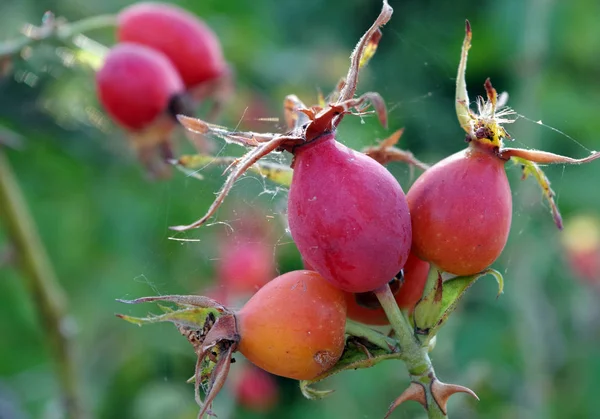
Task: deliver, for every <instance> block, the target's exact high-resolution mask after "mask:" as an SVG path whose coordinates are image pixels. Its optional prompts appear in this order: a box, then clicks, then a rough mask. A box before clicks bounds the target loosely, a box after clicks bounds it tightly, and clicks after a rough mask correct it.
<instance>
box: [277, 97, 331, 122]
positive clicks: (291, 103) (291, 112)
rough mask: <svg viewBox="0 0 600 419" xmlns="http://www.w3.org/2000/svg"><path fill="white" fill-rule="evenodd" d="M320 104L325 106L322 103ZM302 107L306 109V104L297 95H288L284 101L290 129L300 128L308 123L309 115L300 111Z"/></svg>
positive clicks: (284, 112)
mask: <svg viewBox="0 0 600 419" xmlns="http://www.w3.org/2000/svg"><path fill="white" fill-rule="evenodd" d="M320 106H325V105H324V104H323V105H320ZM300 109H306V105H305V104H304V103H303V102H302V101H301V100H300V99H299V98H298V96H296V95H287V96H286V97H285V99H284V101H283V116H284V119H285V125H286V127H287V129H288V130H299V129H300V128H301V127H302V125H304V124H306V123H307V122H308V121H309V119H308V117H307V116H306V115H305V114H303V113H302V112H299V110H300Z"/></svg>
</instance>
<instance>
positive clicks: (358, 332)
mask: <svg viewBox="0 0 600 419" xmlns="http://www.w3.org/2000/svg"><path fill="white" fill-rule="evenodd" d="M346 334H348V335H350V336H356V337H360V338H363V339H365V340H368V341H369V342H370V343H372V344H373V345H376V346H379V347H380V348H381V349H385V350H386V351H390V352H400V346H399V345H398V341H396V340H395V339H392V338H390V337H388V336H386V335H384V334H383V333H379V332H378V331H376V330H373V329H371V328H370V327H368V326H365V325H364V324H361V323H358V322H355V321H354V320H350V319H347V320H346Z"/></svg>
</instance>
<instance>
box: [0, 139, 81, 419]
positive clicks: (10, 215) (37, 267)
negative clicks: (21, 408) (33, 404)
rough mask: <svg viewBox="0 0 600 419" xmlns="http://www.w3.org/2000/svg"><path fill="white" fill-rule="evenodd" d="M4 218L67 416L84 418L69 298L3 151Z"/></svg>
mask: <svg viewBox="0 0 600 419" xmlns="http://www.w3.org/2000/svg"><path fill="white" fill-rule="evenodd" d="M0 216H1V217H0V218H1V219H2V220H3V221H4V223H5V226H6V229H7V232H8V237H9V240H11V242H12V244H13V246H14V248H15V251H16V262H17V263H18V264H19V265H20V267H21V269H22V271H23V279H24V280H25V281H26V286H27V288H28V289H29V292H30V293H31V296H32V299H33V301H34V303H35V306H36V308H37V310H38V315H39V317H40V321H41V323H42V324H43V330H44V332H45V333H46V338H47V339H48V343H49V346H50V347H51V350H52V355H53V356H54V358H55V362H56V367H57V369H58V374H59V381H60V385H61V387H62V393H63V394H62V397H63V403H64V412H65V413H64V414H65V417H67V418H69V419H80V418H84V417H85V414H84V410H83V406H82V401H81V398H80V395H79V389H80V388H79V383H78V379H77V374H76V368H75V364H74V362H73V354H72V350H71V349H72V348H71V342H70V336H69V334H70V333H69V330H68V329H69V328H68V323H69V319H68V317H67V310H66V296H65V294H64V291H63V289H62V288H61V287H60V284H59V283H58V281H57V279H56V276H55V274H54V270H53V268H52V266H51V264H50V261H49V259H48V255H47V253H46V250H45V249H44V246H43V244H42V241H41V240H40V237H39V236H38V233H37V231H36V227H35V224H34V222H33V219H32V217H31V215H30V214H29V210H28V208H27V204H26V202H25V199H24V197H23V194H22V192H21V190H20V188H19V185H18V183H17V180H16V178H15V176H14V174H13V172H12V170H11V167H10V164H9V162H8V159H7V157H6V156H5V154H4V152H3V151H2V149H0Z"/></svg>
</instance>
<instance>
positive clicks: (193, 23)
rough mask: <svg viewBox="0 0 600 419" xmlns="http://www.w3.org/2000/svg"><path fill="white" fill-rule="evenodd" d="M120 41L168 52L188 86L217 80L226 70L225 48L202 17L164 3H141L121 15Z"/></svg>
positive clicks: (130, 7)
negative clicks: (223, 49) (223, 51)
mask: <svg viewBox="0 0 600 419" xmlns="http://www.w3.org/2000/svg"><path fill="white" fill-rule="evenodd" d="M117 39H118V40H119V42H134V43H137V44H142V45H146V46H148V47H151V48H153V49H156V50H158V51H161V52H162V53H164V54H165V55H166V56H167V57H169V59H170V60H171V61H172V62H173V65H174V66H175V68H176V69H177V71H179V73H180V75H181V78H182V79H183V82H184V83H185V85H186V86H187V87H193V86H196V85H198V84H200V83H202V82H205V81H208V80H211V79H215V78H217V77H219V76H221V75H223V74H224V73H225V71H226V67H227V66H226V63H225V61H224V59H223V53H222V51H221V45H220V44H219V40H218V39H217V37H216V35H215V34H214V33H213V31H212V30H211V29H210V28H209V27H208V26H207V25H206V24H205V23H204V22H202V21H201V20H200V19H199V18H198V17H196V16H194V15H192V14H191V13H188V12H187V11H185V10H183V9H181V8H179V7H176V6H173V5H170V4H162V3H137V4H134V5H132V6H129V7H127V8H125V9H123V10H122V11H121V13H119V16H118V29H117Z"/></svg>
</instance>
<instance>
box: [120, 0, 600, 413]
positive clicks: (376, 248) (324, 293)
mask: <svg viewBox="0 0 600 419" xmlns="http://www.w3.org/2000/svg"><path fill="white" fill-rule="evenodd" d="M391 14H392V9H391V7H390V6H389V5H388V4H387V1H385V0H384V1H383V9H382V12H381V14H380V15H379V17H378V18H377V20H376V21H375V23H374V24H373V26H372V27H371V28H370V29H369V30H368V31H367V32H366V33H365V34H364V36H363V37H362V38H361V39H360V41H359V43H358V45H357V46H356V48H355V50H354V52H353V53H352V56H351V64H350V69H349V71H348V74H347V75H346V77H345V78H344V79H343V80H342V81H341V82H340V84H339V86H338V88H337V89H336V90H335V91H334V92H333V93H332V94H331V95H330V96H329V97H328V98H327V100H322V101H320V103H319V104H318V105H315V106H306V105H305V104H303V103H302V102H301V101H300V100H299V99H298V98H297V97H296V96H288V97H287V98H286V100H285V103H284V105H285V122H286V125H287V130H286V132H284V133H282V134H271V133H265V134H259V133H254V132H236V131H229V130H227V129H224V128H222V127H219V126H216V125H212V124H210V123H207V122H204V121H201V120H198V119H194V118H190V117H184V116H180V117H179V120H180V121H181V123H182V124H183V125H184V126H185V127H186V128H188V129H189V130H191V131H194V132H198V133H201V134H203V135H214V136H216V137H220V138H224V139H226V140H227V141H229V142H232V143H237V144H240V145H243V146H245V147H247V148H249V149H250V150H249V151H248V152H247V154H245V155H244V156H243V157H241V158H238V159H232V160H231V161H229V162H228V163H229V166H228V169H227V170H228V171H229V175H228V178H227V180H226V182H225V184H224V186H223V188H222V190H221V191H220V193H219V194H218V196H217V198H216V199H215V201H214V203H213V204H212V206H211V207H210V208H209V210H208V211H207V213H206V215H205V216H203V217H202V218H201V219H200V220H198V221H197V222H195V223H193V224H190V225H187V226H177V227H172V229H173V230H175V231H186V230H189V229H192V228H197V227H199V226H201V225H202V224H204V223H205V222H206V221H207V220H208V219H210V218H211V217H212V216H213V215H214V214H215V212H216V210H217V209H218V208H219V206H220V205H221V203H222V202H223V200H224V199H225V197H226V196H227V194H228V193H229V191H230V190H231V188H232V186H233V184H234V182H235V181H236V180H237V179H238V178H239V177H240V176H242V175H243V174H244V173H245V172H246V171H248V170H250V169H252V170H256V171H259V172H260V173H264V174H265V176H267V177H270V178H273V179H279V178H278V177H277V176H275V175H273V173H274V170H275V169H273V168H272V167H269V166H268V163H267V164H265V165H264V166H263V162H262V160H261V159H262V158H264V157H265V156H267V155H269V154H270V153H272V152H276V151H278V152H288V153H290V154H291V155H292V156H293V160H292V165H291V169H285V168H278V169H276V170H275V172H277V173H279V174H280V173H281V172H286V173H288V174H289V177H287V178H286V179H288V180H289V179H290V178H291V181H289V187H290V189H289V196H288V211H287V221H288V223H289V231H290V234H291V236H292V238H293V240H294V242H295V244H296V245H297V247H298V250H299V252H300V254H301V256H302V259H303V261H304V263H305V268H306V269H305V270H299V271H293V272H288V273H285V274H283V275H280V276H278V277H276V278H274V279H273V280H271V281H270V282H268V283H267V284H265V285H264V286H263V287H262V288H260V290H258V292H256V294H254V295H253V296H252V297H251V298H250V300H249V301H248V302H247V303H246V304H244V306H243V307H242V308H241V309H239V310H233V309H231V308H229V307H226V306H224V305H222V304H221V303H219V302H217V301H215V300H213V299H210V298H208V297H201V296H160V297H145V298H140V299H137V300H134V301H128V302H129V303H141V302H151V301H167V302H172V303H175V304H176V305H177V306H178V310H172V309H167V308H164V307H163V308H164V309H165V313H164V314H162V315H160V316H154V317H149V318H146V319H138V318H133V317H129V316H124V315H120V317H122V318H124V319H126V320H128V321H131V322H133V323H137V324H144V323H149V322H159V321H170V322H173V323H175V325H176V326H177V327H178V329H179V331H180V332H181V333H182V334H183V335H184V336H186V338H187V339H188V340H189V341H190V342H191V343H192V345H193V347H194V349H195V351H196V354H197V357H198V362H197V364H196V374H195V387H196V397H197V401H198V403H199V404H200V405H201V406H202V410H201V412H200V417H201V416H203V415H204V414H205V413H206V412H209V408H210V404H211V402H212V400H213V399H214V397H215V396H216V394H217V393H218V391H219V389H220V388H221V387H222V386H223V384H224V383H225V380H226V377H227V374H228V372H229V368H230V364H231V359H232V355H233V354H234V353H235V352H236V351H239V352H241V353H242V354H243V355H244V356H245V357H246V358H247V359H248V360H250V361H251V362H252V363H254V364H255V365H257V366H258V367H260V368H262V369H264V370H265V371H268V372H270V373H273V374H276V375H281V376H284V377H289V378H294V379H297V380H302V381H303V382H304V384H302V388H303V391H304V392H305V394H308V395H309V396H310V395H313V396H314V395H315V394H316V392H315V391H314V390H309V389H307V387H306V383H312V382H315V381H318V380H320V379H321V378H323V377H326V376H328V375H330V374H332V373H334V372H338V371H340V370H343V369H356V368H360V367H366V366H372V365H374V364H375V363H377V362H379V360H382V359H389V358H391V357H396V358H398V359H402V360H403V361H404V362H405V363H406V365H407V367H408V371H409V375H410V379H411V385H410V387H409V388H408V389H407V390H406V391H405V392H404V393H402V395H401V396H400V397H399V398H398V399H397V400H396V402H395V403H393V404H392V406H391V408H390V410H389V412H388V414H389V413H391V412H392V411H393V409H394V408H395V407H397V406H398V405H399V404H400V403H402V402H404V401H406V400H415V401H418V402H420V403H421V404H422V405H423V406H424V407H425V409H426V410H427V411H428V413H429V415H430V417H446V416H447V409H446V402H447V400H448V398H449V397H450V396H451V395H452V394H454V393H456V392H466V393H470V394H472V395H474V393H473V392H472V391H471V390H469V389H467V388H464V387H460V386H456V385H449V384H444V383H442V382H441V381H440V380H439V379H438V378H437V377H436V375H435V372H434V370H433V367H432V365H431V362H430V359H429V357H428V351H429V349H431V347H432V343H433V339H434V338H435V333H436V332H437V330H439V328H440V327H441V326H442V325H443V324H444V322H445V321H446V319H447V317H448V315H449V314H450V313H451V311H452V310H453V309H454V307H455V305H456V301H457V300H458V298H460V296H461V295H462V293H463V292H464V291H465V290H466V289H467V288H468V287H469V286H470V285H471V284H472V283H473V282H474V281H475V280H476V279H477V278H478V277H479V276H482V275H483V274H486V273H490V272H491V270H489V266H490V265H491V264H492V263H493V262H494V261H495V260H496V259H497V258H498V257H499V256H500V254H501V252H502V250H503V248H504V246H505V244H506V241H507V238H508V234H509V230H510V225H511V215H512V197H511V190H510V186H509V183H508V180H507V176H506V172H505V164H506V163H507V162H508V161H513V162H516V163H517V164H519V165H521V166H522V167H523V174H524V176H528V175H532V176H533V177H535V178H536V179H537V180H538V182H539V183H540V185H541V186H542V189H543V192H544V196H545V197H546V199H547V200H548V202H549V204H550V206H551V208H552V211H553V214H554V219H555V222H556V224H557V225H558V226H559V227H562V222H561V219H560V214H559V213H558V210H557V209H556V206H555V204H554V200H553V197H554V194H553V192H552V189H551V188H550V184H549V182H548V180H547V179H546V178H545V176H544V174H543V172H542V171H541V169H540V167H539V166H538V164H550V163H559V164H567V163H583V162H587V161H591V160H593V159H596V158H598V157H600V154H599V153H594V154H592V155H590V156H589V157H588V158H585V159H581V160H575V159H570V158H568V157H564V156H559V155H556V154H552V153H548V152H544V151H538V150H523V149H515V148H509V147H505V146H504V144H503V140H505V139H508V138H510V137H509V135H508V133H507V132H506V131H505V129H504V128H503V127H502V124H503V123H508V122H511V120H510V118H508V117H509V116H510V115H511V111H510V110H509V109H508V108H503V107H502V106H500V104H499V103H498V102H499V100H498V95H497V93H496V90H495V89H494V88H493V87H492V85H491V83H490V81H489V80H487V81H486V83H485V88H486V92H487V100H484V99H482V98H480V99H479V101H478V112H477V113H475V112H473V111H471V110H470V107H469V105H470V102H469V98H468V94H467V90H466V84H465V70H466V62H467V52H468V50H469V48H470V45H471V29H470V26H469V24H468V23H467V27H466V36H465V39H464V43H463V48H462V57H461V61H460V65H459V71H458V77H457V86H456V87H457V89H456V111H457V116H458V119H459V122H460V124H461V126H462V128H463V129H464V130H465V132H466V141H467V142H468V146H467V148H466V149H464V150H463V151H460V152H458V153H456V154H454V155H452V156H450V157H447V158H445V159H443V160H442V161H440V162H438V163H437V164H435V165H433V166H432V167H430V168H427V170H425V171H424V173H423V174H422V175H421V176H420V177H419V178H418V179H417V180H416V182H415V183H414V184H413V185H412V186H411V187H410V189H409V191H408V193H407V194H406V195H405V194H404V192H403V189H402V187H401V186H400V184H399V183H398V181H397V180H396V179H395V178H394V177H393V176H392V175H391V174H390V172H389V171H388V170H387V169H386V168H385V166H384V164H387V163H388V162H390V161H395V160H404V161H408V162H412V163H415V162H417V161H416V160H415V159H414V158H413V157H412V155H410V153H407V152H403V151H402V150H399V149H397V148H395V147H394V143H395V142H396V141H397V139H398V135H394V136H392V137H390V139H388V140H387V141H385V142H384V143H383V144H382V145H381V146H380V147H374V148H371V149H368V150H365V152H359V151H355V150H352V149H350V148H348V147H347V146H345V145H343V144H341V143H340V142H338V141H337V138H336V128H337V126H338V125H339V124H340V122H341V121H342V119H343V118H344V116H345V115H348V114H358V115H365V114H367V113H372V112H373V111H370V110H369V109H370V108H369V106H370V105H371V106H372V107H373V109H374V113H375V114H376V115H377V116H378V117H379V119H380V120H381V122H382V123H383V124H384V125H385V124H386V122H387V119H386V110H385V103H384V101H383V99H382V98H381V97H380V96H379V95H378V94H377V93H372V92H369V93H366V94H363V95H362V96H359V97H355V93H356V86H357V82H358V75H359V72H360V69H361V68H362V67H363V66H364V65H365V64H366V62H367V61H368V60H369V59H370V58H371V56H372V55H373V54H374V52H375V50H376V47H377V44H378V42H379V40H380V38H381V32H380V28H381V27H382V26H383V25H385V24H386V23H387V22H388V21H389V19H390V18H391ZM182 161H183V160H182ZM182 164H184V163H182ZM421 167H423V165H421ZM286 170H287V171H286ZM496 274H497V273H496ZM497 275H498V276H499V274H497ZM394 292H395V295H394ZM356 322H358V323H356ZM357 324H372V325H383V324H390V325H391V326H392V329H393V332H394V334H393V335H392V336H387V335H384V334H381V333H379V332H377V331H375V330H373V329H371V328H369V327H367V326H357ZM200 389H203V390H204V392H205V394H206V398H205V400H204V401H203V400H201V399H200Z"/></svg>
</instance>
